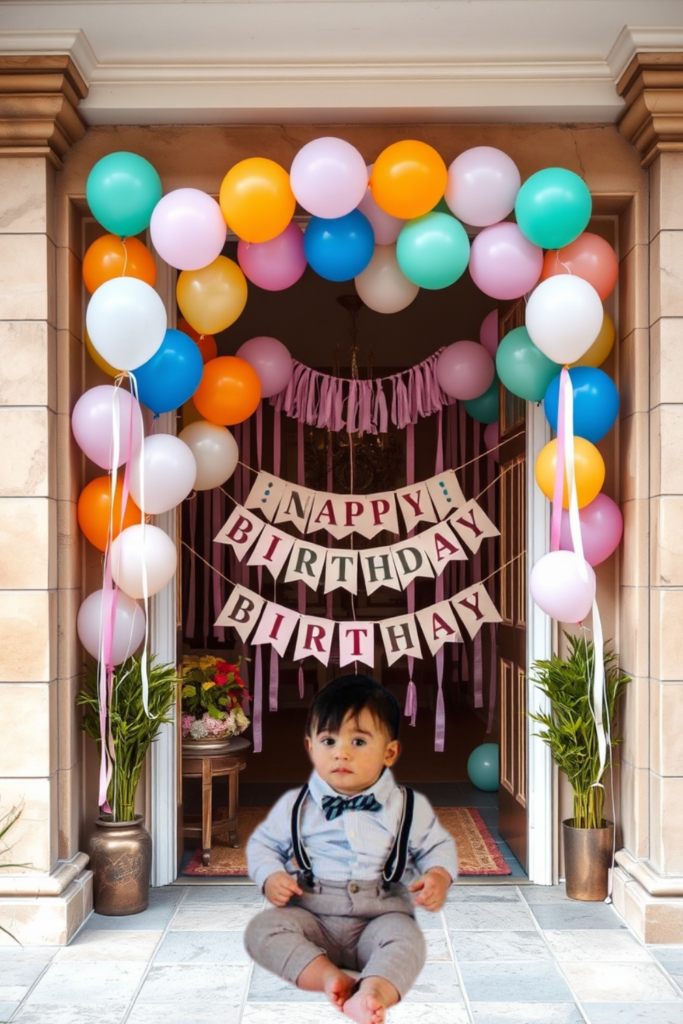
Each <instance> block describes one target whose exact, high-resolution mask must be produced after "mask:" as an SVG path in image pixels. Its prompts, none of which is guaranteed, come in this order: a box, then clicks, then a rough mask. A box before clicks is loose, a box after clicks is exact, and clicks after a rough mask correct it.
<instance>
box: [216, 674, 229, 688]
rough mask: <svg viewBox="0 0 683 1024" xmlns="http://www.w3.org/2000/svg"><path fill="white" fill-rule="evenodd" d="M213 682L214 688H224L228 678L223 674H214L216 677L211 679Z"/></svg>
mask: <svg viewBox="0 0 683 1024" xmlns="http://www.w3.org/2000/svg"><path fill="white" fill-rule="evenodd" d="M213 681H214V683H215V684H216V686H225V684H226V683H227V681H228V677H227V675H226V674H225V672H216V675H215V676H214V677H213Z"/></svg>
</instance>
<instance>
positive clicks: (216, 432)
mask: <svg viewBox="0 0 683 1024" xmlns="http://www.w3.org/2000/svg"><path fill="white" fill-rule="evenodd" d="M178 436H179V438H180V440H181V441H184V442H185V444H186V445H187V447H188V448H189V449H190V451H191V452H192V454H193V455H194V458H195V462H196V463H197V478H196V480H195V482H194V486H195V490H197V491H210V490H211V489H212V488H213V487H220V485H221V484H224V483H225V481H226V480H228V479H229V478H230V477H231V476H232V474H233V473H234V472H235V469H236V468H237V462H238V459H239V457H240V453H239V448H238V447H237V441H236V440H235V438H234V437H233V436H232V434H231V433H230V431H229V430H228V429H227V427H221V426H219V425H218V424H217V423H208V422H207V421H206V420H197V421H195V422H194V423H190V424H189V425H188V426H187V427H185V429H184V430H181V432H180V434H179V435H178Z"/></svg>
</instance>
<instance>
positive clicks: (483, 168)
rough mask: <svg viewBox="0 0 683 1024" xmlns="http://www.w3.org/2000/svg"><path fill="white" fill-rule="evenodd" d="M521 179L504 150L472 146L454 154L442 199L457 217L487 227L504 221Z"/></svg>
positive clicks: (510, 208) (510, 209) (512, 203)
mask: <svg viewBox="0 0 683 1024" xmlns="http://www.w3.org/2000/svg"><path fill="white" fill-rule="evenodd" d="M521 181H522V179H521V178H520V174H519V171H518V169H517V166H516V164H515V163H514V161H513V160H511V159H510V157H509V156H508V155H507V153H503V151H502V150H500V149H493V148H492V147H491V146H475V147H474V149H466V150H465V152H464V153H461V154H460V156H458V157H456V158H455V160H454V161H453V163H452V164H451V166H450V167H449V168H448V184H447V185H446V192H445V195H444V199H445V200H446V205H447V206H448V208H449V210H451V211H452V212H453V213H454V214H455V216H456V217H457V218H458V220H462V221H464V222H465V224H473V225H476V226H477V227H488V225H490V224H497V223H498V221H501V220H505V218H506V217H507V215H508V214H509V213H511V211H512V210H513V209H514V206H515V199H516V198H517V193H518V192H519V186H520V184H521Z"/></svg>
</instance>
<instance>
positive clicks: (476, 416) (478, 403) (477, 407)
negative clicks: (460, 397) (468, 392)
mask: <svg viewBox="0 0 683 1024" xmlns="http://www.w3.org/2000/svg"><path fill="white" fill-rule="evenodd" d="M499 384H500V381H499V380H498V377H494V378H493V384H492V385H491V387H490V388H489V389H488V391H485V392H484V394H483V395H479V398H469V399H468V400H467V401H466V402H463V403H462V404H463V405H464V406H465V409H466V410H467V412H468V413H469V414H470V416H471V417H472V419H473V420H479V422H480V423H495V422H496V420H497V419H498V385H499Z"/></svg>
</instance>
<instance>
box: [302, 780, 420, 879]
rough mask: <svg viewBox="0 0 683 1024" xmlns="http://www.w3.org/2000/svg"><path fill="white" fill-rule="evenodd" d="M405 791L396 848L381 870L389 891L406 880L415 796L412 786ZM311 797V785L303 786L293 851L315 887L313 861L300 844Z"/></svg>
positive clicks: (405, 787) (394, 845) (395, 842)
mask: <svg viewBox="0 0 683 1024" xmlns="http://www.w3.org/2000/svg"><path fill="white" fill-rule="evenodd" d="M401 789H402V791H403V807H402V810H401V818H400V820H399V828H398V833H397V835H396V838H395V839H394V844H393V846H392V847H391V851H390V853H389V856H388V857H387V860H386V863H385V865H384V867H383V868H382V885H383V888H385V889H388V888H389V885H390V884H391V883H392V882H398V881H400V880H401V877H402V876H403V872H404V871H405V868H406V863H407V861H408V840H409V839H410V828H411V825H412V824H413V809H414V807H415V794H414V792H413V790H412V789H410V787H409V786H401ZM307 796H308V783H307V784H306V785H305V786H303V787H302V788H301V789H300V790H299V793H298V795H297V798H296V800H295V801H294V806H293V807H292V847H293V850H294V856H295V857H296V860H297V863H298V864H299V867H300V868H301V871H302V873H303V875H304V877H305V879H306V881H307V883H308V884H309V885H312V884H313V869H312V867H311V859H310V857H309V856H308V853H307V852H306V849H305V847H304V845H303V843H302V842H301V812H302V809H303V805H304V802H305V800H306V797H307Z"/></svg>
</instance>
